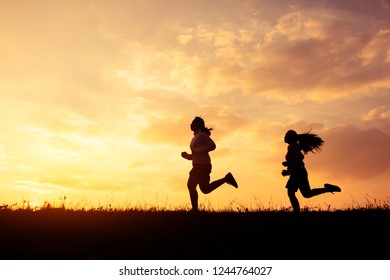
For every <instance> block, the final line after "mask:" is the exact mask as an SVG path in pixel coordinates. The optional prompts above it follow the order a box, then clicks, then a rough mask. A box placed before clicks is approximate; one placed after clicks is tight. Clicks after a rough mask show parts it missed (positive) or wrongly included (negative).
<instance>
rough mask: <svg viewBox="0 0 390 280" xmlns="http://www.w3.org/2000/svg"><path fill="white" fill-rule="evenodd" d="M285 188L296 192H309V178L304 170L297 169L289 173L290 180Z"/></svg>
mask: <svg viewBox="0 0 390 280" xmlns="http://www.w3.org/2000/svg"><path fill="white" fill-rule="evenodd" d="M286 188H287V189H289V190H292V191H294V192H296V191H297V190H298V189H300V190H301V192H302V190H303V192H305V190H310V184H309V177H308V174H307V171H306V168H298V169H296V170H294V172H292V173H291V175H290V178H289V179H288V181H287V184H286Z"/></svg>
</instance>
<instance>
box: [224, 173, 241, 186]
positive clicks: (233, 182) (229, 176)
mask: <svg viewBox="0 0 390 280" xmlns="http://www.w3.org/2000/svg"><path fill="white" fill-rule="evenodd" d="M225 179H226V183H228V184H229V185H232V186H233V187H235V188H236V189H237V188H238V184H237V182H236V180H235V179H234V177H233V175H232V173H230V172H229V173H228V174H226V176H225Z"/></svg>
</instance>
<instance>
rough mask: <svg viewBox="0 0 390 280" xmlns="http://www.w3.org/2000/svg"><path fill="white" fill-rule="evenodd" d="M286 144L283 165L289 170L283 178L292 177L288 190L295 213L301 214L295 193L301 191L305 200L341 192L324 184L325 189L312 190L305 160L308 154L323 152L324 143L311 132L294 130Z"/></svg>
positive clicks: (287, 135) (283, 172) (286, 136)
mask: <svg viewBox="0 0 390 280" xmlns="http://www.w3.org/2000/svg"><path fill="white" fill-rule="evenodd" d="M284 142H285V143H287V144H288V148H287V154H286V161H284V162H283V163H282V164H283V166H285V167H287V169H284V170H282V175H283V176H290V178H289V179H288V182H287V185H286V188H287V194H288V197H289V198H290V202H291V205H292V207H293V211H294V212H300V208H299V201H298V199H297V197H296V196H295V193H296V192H297V190H298V189H299V190H300V191H301V193H302V195H303V197H305V198H310V197H313V196H316V195H320V194H323V193H328V192H331V193H333V192H341V189H340V188H339V187H338V186H335V185H331V184H324V188H317V189H311V188H310V184H309V179H308V174H307V171H306V168H305V164H304V162H303V159H304V158H305V156H304V154H307V153H308V152H312V153H315V152H316V151H317V152H318V151H320V150H321V146H322V145H323V144H324V141H323V140H322V139H321V137H319V136H318V135H316V134H312V133H310V132H307V133H303V134H298V133H296V132H295V131H294V130H289V131H287V133H286V135H285V136H284ZM302 152H303V153H302Z"/></svg>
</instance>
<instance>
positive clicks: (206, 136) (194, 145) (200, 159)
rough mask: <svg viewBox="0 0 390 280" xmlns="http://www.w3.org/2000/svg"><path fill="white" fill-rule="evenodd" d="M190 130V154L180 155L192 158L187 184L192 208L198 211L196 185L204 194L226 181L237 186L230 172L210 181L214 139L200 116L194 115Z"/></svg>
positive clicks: (214, 146)
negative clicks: (192, 133)
mask: <svg viewBox="0 0 390 280" xmlns="http://www.w3.org/2000/svg"><path fill="white" fill-rule="evenodd" d="M191 130H192V131H193V132H194V138H192V141H191V144H190V148H191V154H188V153H187V152H182V153H181V156H182V157H183V158H185V159H188V160H192V170H191V171H190V176H189V178H188V182H187V186H188V190H189V192H190V198H191V204H192V210H193V211H198V192H197V190H196V187H197V185H199V188H200V190H201V191H202V192H203V193H204V194H208V193H210V192H212V191H213V190H215V189H216V188H218V187H219V186H221V185H222V184H224V183H228V184H230V185H232V186H234V187H235V188H238V185H237V182H236V180H235V179H234V177H233V175H232V174H231V173H230V172H229V173H228V174H226V176H225V177H224V178H222V179H219V180H216V181H214V182H212V183H210V173H211V168H212V166H211V159H210V155H209V152H211V151H213V150H215V148H216V145H215V143H214V141H213V140H212V139H211V138H210V135H211V130H212V129H211V128H207V127H206V126H205V123H204V120H203V119H202V118H200V117H196V118H195V119H194V120H193V121H192V123H191Z"/></svg>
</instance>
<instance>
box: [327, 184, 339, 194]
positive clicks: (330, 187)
mask: <svg viewBox="0 0 390 280" xmlns="http://www.w3.org/2000/svg"><path fill="white" fill-rule="evenodd" d="M324 187H325V189H327V190H328V192H331V193H333V192H341V189H340V188H339V187H338V186H335V185H331V184H325V185H324Z"/></svg>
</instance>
